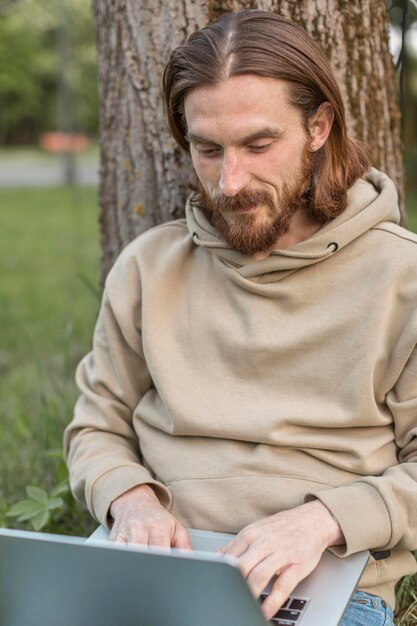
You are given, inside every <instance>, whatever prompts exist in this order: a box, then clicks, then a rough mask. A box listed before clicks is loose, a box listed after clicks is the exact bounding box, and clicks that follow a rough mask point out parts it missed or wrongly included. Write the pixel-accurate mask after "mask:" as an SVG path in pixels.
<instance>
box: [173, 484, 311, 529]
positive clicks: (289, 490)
mask: <svg viewBox="0 0 417 626" xmlns="http://www.w3.org/2000/svg"><path fill="white" fill-rule="evenodd" d="M168 488H169V489H170V492H171V495H172V499H173V505H172V509H171V512H172V513H173V515H174V516H175V517H177V519H179V520H180V521H181V522H182V523H183V524H184V525H185V526H189V527H192V528H201V529H205V530H215V531H220V532H229V533H237V532H239V531H240V530H241V529H242V528H244V527H245V526H247V524H250V523H251V522H253V521H255V520H257V519H260V518H263V517H266V516H268V515H273V514H274V513H278V512H279V511H284V510H286V509H290V508H293V507H295V506H299V505H300V504H302V503H303V499H304V496H305V494H306V493H308V492H309V491H312V490H313V489H317V482H315V481H309V480H307V479H305V478H295V477H286V476H276V475H265V474H263V475H251V474H248V475H238V476H218V477H210V478H194V479H183V480H174V481H171V482H169V483H168Z"/></svg>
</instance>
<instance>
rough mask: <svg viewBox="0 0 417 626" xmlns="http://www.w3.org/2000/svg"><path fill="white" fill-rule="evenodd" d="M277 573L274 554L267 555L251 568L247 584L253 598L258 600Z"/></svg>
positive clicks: (278, 569)
mask: <svg viewBox="0 0 417 626" xmlns="http://www.w3.org/2000/svg"><path fill="white" fill-rule="evenodd" d="M279 573H280V568H279V566H278V564H277V555H276V554H273V555H268V556H267V557H266V558H264V559H262V560H260V561H259V562H258V563H257V564H256V565H255V566H254V567H253V568H252V570H251V571H250V573H249V575H248V576H247V583H248V585H249V587H250V589H251V591H252V593H253V595H254V596H255V598H259V596H260V595H261V593H262V592H263V591H264V589H265V588H266V587H267V586H268V584H269V583H270V582H271V580H272V579H273V578H274V577H275V576H276V575H277V574H279Z"/></svg>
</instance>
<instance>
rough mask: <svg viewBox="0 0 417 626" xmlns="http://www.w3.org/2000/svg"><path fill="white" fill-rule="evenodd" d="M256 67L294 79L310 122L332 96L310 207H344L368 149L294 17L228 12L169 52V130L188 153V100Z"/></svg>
mask: <svg viewBox="0 0 417 626" xmlns="http://www.w3.org/2000/svg"><path fill="white" fill-rule="evenodd" d="M241 74H256V75H258V76H268V77H272V78H277V79H280V80H284V81H286V82H287V83H288V87H289V89H288V92H289V102H290V103H291V104H293V105H294V106H296V107H298V108H299V109H300V111H301V112H302V116H303V121H304V127H305V129H306V132H308V120H309V118H310V117H311V115H313V114H314V113H315V112H316V111H317V109H318V107H319V106H320V104H322V103H323V102H329V103H330V104H331V105H332V107H333V110H334V122H333V125H332V129H331V131H330V134H329V137H328V139H327V141H326V142H325V144H324V146H322V147H321V148H320V149H319V150H318V151H317V152H315V153H314V154H313V173H312V180H311V187H310V190H309V198H308V203H307V204H308V207H309V210H310V214H311V216H312V217H313V218H314V219H316V220H318V221H325V220H327V219H329V218H333V217H336V215H339V214H340V213H341V212H342V211H343V210H344V209H345V207H346V202H347V199H346V198H347V195H346V194H347V189H348V188H349V187H350V186H351V185H352V184H353V183H354V182H355V180H357V179H358V178H360V177H361V176H362V175H363V174H364V173H365V171H366V170H367V169H368V168H369V165H370V163H369V160H368V157H367V154H366V152H365V149H364V148H363V147H362V146H361V144H360V143H359V142H357V141H356V140H354V139H352V138H350V137H348V136H347V131H346V121H345V111H344V106H343V101H342V96H341V93H340V90H339V87H338V85H337V82H336V79H335V77H334V74H333V71H332V69H331V67H330V64H329V62H328V61H327V59H326V57H325V56H324V53H323V51H322V50H321V48H320V47H319V46H318V44H317V43H316V42H315V41H314V40H313V39H312V38H311V37H310V36H309V35H308V34H307V33H306V31H305V30H304V29H303V28H301V27H300V26H298V25H297V24H294V23H293V22H291V21H290V20H288V19H286V18H284V17H282V16H279V15H276V14H275V13H268V12H267V11H262V10H258V9H248V10H244V11H238V12H234V13H228V14H226V15H223V16H222V17H220V18H219V19H217V20H216V21H214V22H212V23H211V24H209V25H208V26H206V27H205V28H203V29H201V30H200V31H198V32H196V33H193V34H192V35H191V36H190V37H189V39H188V41H187V42H186V43H185V44H184V45H182V46H179V47H177V48H175V50H174V51H173V52H172V53H171V56H170V59H169V62H168V64H167V66H166V68H165V71H164V77H163V86H164V95H165V101H166V106H167V113H168V121H169V126H170V129H171V132H172V134H173V136H174V138H175V139H176V141H177V142H178V143H179V145H180V146H181V147H182V148H183V149H184V150H186V151H187V152H189V144H188V141H187V138H186V134H187V128H186V120H185V116H184V99H185V96H186V95H187V93H189V92H190V91H191V90H192V89H194V88H196V87H200V86H203V85H215V84H217V83H219V82H221V81H223V80H226V79H227V78H229V77H231V76H238V75H241Z"/></svg>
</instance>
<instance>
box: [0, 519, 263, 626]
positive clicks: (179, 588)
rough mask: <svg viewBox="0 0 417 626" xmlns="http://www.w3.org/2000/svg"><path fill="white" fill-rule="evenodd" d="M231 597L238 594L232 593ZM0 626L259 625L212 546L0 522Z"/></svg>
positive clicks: (241, 585) (252, 603) (241, 587)
mask: <svg viewBox="0 0 417 626" xmlns="http://www.w3.org/2000/svg"><path fill="white" fill-rule="evenodd" d="M237 599H238V601H237ZM0 624H1V625H2V626H197V625H198V626H222V625H224V626H232V625H234V624H236V625H238V626H265V625H266V621H265V620H264V618H263V616H262V614H261V611H260V609H259V607H258V604H257V602H256V600H255V599H254V598H253V597H252V595H251V593H250V591H249V589H248V586H247V584H246V582H245V580H244V579H243V577H242V575H241V573H240V571H239V569H238V568H237V567H236V566H235V564H234V563H233V561H232V560H231V559H227V558H225V557H223V556H221V555H217V554H207V553H203V554H201V553H199V552H192V553H185V552H182V551H178V550H175V551H172V553H170V552H169V551H168V550H161V549H156V548H155V549H154V548H146V549H143V548H142V549H141V548H136V547H131V546H130V547H129V548H128V549H126V548H125V547H123V546H119V545H115V544H111V543H107V544H101V545H95V544H94V543H91V544H85V542H84V541H83V540H82V539H76V538H71V537H60V536H55V535H44V534H40V533H28V532H24V531H12V530H5V529H0Z"/></svg>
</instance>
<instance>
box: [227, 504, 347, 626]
mask: <svg viewBox="0 0 417 626" xmlns="http://www.w3.org/2000/svg"><path fill="white" fill-rule="evenodd" d="M343 543H344V537H343V534H342V532H341V530H340V526H339V524H338V523H337V521H336V520H335V519H334V518H333V516H332V515H331V513H330V511H329V510H328V509H327V508H326V507H325V506H324V504H322V503H321V502H320V500H314V501H313V502H308V503H307V504H303V505H301V506H299V507H296V508H294V509H290V510H288V511H282V512H281V513H277V514H276V515H271V516H270V517H265V518H263V519H261V520H258V521H257V522H254V523H253V524H250V525H249V526H246V528H244V529H243V530H241V531H240V533H239V534H238V535H236V537H235V538H234V539H233V540H232V541H230V542H229V543H228V544H226V545H225V546H223V548H221V549H220V550H219V551H220V552H222V553H223V554H227V555H230V556H234V557H235V558H237V559H238V564H239V567H240V568H241V570H242V572H243V574H244V576H245V578H247V581H248V584H249V586H250V588H251V589H252V592H253V593H254V595H255V597H256V598H258V597H259V596H260V595H261V593H262V591H263V590H264V589H265V587H266V586H267V584H268V583H269V582H270V580H271V579H272V578H273V577H275V576H276V577H277V578H276V580H275V581H274V583H273V585H272V588H271V591H270V593H269V595H268V597H267V598H266V599H265V601H264V603H263V604H262V611H263V613H264V615H265V617H266V619H268V620H269V619H271V618H272V617H273V616H274V615H275V613H276V612H277V611H278V610H279V609H280V608H281V606H282V605H283V604H284V602H285V600H286V599H287V598H288V596H289V595H290V594H291V592H292V591H293V590H294V588H295V587H296V586H297V584H298V583H299V582H300V581H301V580H303V578H305V577H306V576H308V574H310V572H312V571H313V569H314V568H315V567H316V565H317V564H318V562H319V560H320V557H321V555H322V554H323V552H324V550H325V549H326V548H328V547H329V546H333V545H341V544H343Z"/></svg>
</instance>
